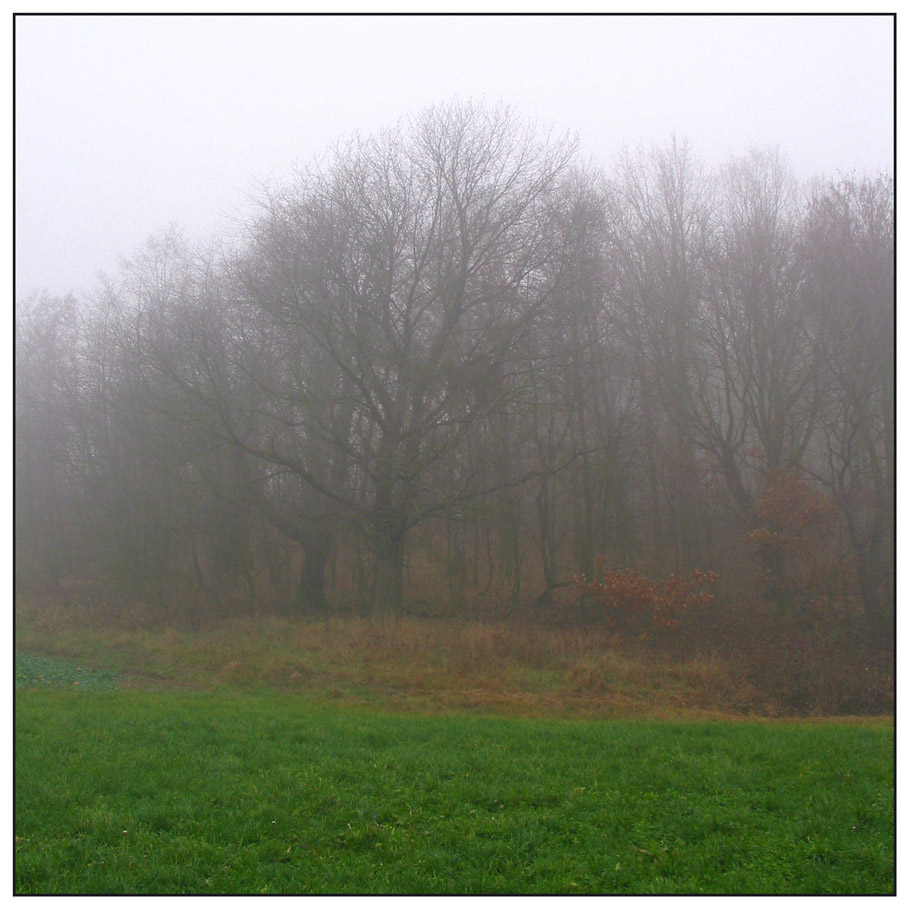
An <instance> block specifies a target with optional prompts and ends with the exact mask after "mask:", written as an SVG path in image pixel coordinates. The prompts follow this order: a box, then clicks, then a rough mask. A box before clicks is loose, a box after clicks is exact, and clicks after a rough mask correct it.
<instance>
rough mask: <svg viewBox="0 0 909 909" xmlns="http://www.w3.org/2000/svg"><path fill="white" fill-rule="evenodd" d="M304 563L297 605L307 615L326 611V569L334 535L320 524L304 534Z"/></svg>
mask: <svg viewBox="0 0 909 909" xmlns="http://www.w3.org/2000/svg"><path fill="white" fill-rule="evenodd" d="M300 545H301V547H302V549H303V564H302V565H301V566H300V585H299V587H298V589H297V598H296V607H297V609H298V610H299V611H300V612H302V613H305V614H307V615H317V614H320V613H324V612H326V611H327V609H328V600H327V599H326V597H325V569H326V566H327V565H328V557H329V555H330V553H331V545H332V535H331V533H330V531H328V530H327V529H326V528H325V527H322V526H319V527H316V528H315V529H313V530H312V531H310V532H307V533H306V534H305V535H303V536H302V538H301V540H300Z"/></svg>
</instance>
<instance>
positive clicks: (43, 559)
mask: <svg viewBox="0 0 909 909" xmlns="http://www.w3.org/2000/svg"><path fill="white" fill-rule="evenodd" d="M256 203H257V204H256V206H255V208H254V210H253V211H252V213H251V214H250V216H249V217H248V218H247V220H246V222H245V223H244V225H243V230H242V236H239V237H236V236H235V237H231V238H226V237H225V238H220V239H218V240H217V241H216V242H212V243H210V244H208V245H206V246H204V247H200V246H197V245H194V244H190V243H189V242H187V241H185V240H184V239H183V237H182V235H181V234H180V233H179V231H177V230H170V231H167V232H165V233H164V234H162V235H160V236H156V237H154V238H152V239H151V240H149V241H148V243H147V245H146V246H145V247H144V248H142V249H141V250H140V251H138V252H137V253H136V254H135V255H134V256H133V257H132V258H131V259H129V260H128V261H124V262H123V263H122V267H121V268H120V270H119V271H118V273H117V274H115V275H111V276H107V277H105V278H103V279H100V280H99V284H98V287H97V289H96V290H95V291H94V292H92V293H90V294H88V295H86V296H80V297H76V296H73V295H71V296H67V297H65V298H62V299H61V298H56V297H51V296H48V295H46V294H32V295H31V296H28V297H24V298H20V299H19V300H18V301H17V304H16V317H15V318H16V325H15V330H16V346H15V357H16V362H15V469H16V475H15V482H16V497H15V547H16V564H15V567H16V581H17V588H18V591H19V593H20V594H22V595H26V594H29V593H30V592H32V591H39V590H40V591H48V590H52V591H53V590H57V591H61V592H66V591H74V590H81V591H85V590H92V591H98V592H100V591H104V592H105V595H107V596H110V597H115V598H118V599H119V600H121V601H123V602H131V601H141V602H142V603H144V604H147V605H148V606H149V608H159V609H161V610H169V611H171V612H173V611H179V610H183V611H186V612H193V611H204V612H208V613H212V612H214V613H217V612H218V611H219V610H220V611H224V612H227V611H231V610H233V611H237V610H249V611H250V612H253V613H263V612H273V611H280V612H284V613H296V614H307V615H314V614H326V613H336V612H349V611H354V610H356V611H363V612H368V613H370V614H373V615H379V616H384V615H390V614H391V615H393V614H400V613H405V612H409V613H411V614H445V615H450V616H459V615H461V616H465V617H466V616H470V617H484V616H491V617H496V616H503V615H509V614H515V613H520V614H524V615H532V616H533V617H535V618H538V619H540V620H556V619H558V617H559V616H568V615H570V614H573V613H572V610H577V609H579V608H581V606H582V605H583V603H584V602H585V601H586V600H589V599H590V597H589V596H587V597H585V596H584V595H583V593H584V591H583V590H582V589H581V588H580V587H579V586H578V585H577V578H579V577H584V578H587V579H588V580H589V581H593V580H595V579H599V581H600V582H601V583H600V590H601V592H602V590H603V589H604V588H606V587H609V584H610V583H611V584H612V585H613V586H612V588H610V589H613V590H618V591H619V592H618V593H617V594H616V596H617V597H618V599H617V600H615V601H614V602H610V603H607V606H610V608H612V607H614V609H613V611H621V609H622V608H631V606H632V605H633V603H634V597H633V596H632V595H631V594H630V593H628V592H627V589H626V588H627V586H628V584H629V583H630V579H632V578H636V579H638V580H640V581H641V582H642V583H643V582H644V581H646V583H648V584H651V585H659V584H665V583H666V582H667V581H668V579H670V578H673V576H674V577H675V578H676V579H682V580H684V579H687V578H690V577H692V576H693V575H692V572H700V571H703V572H713V573H715V577H716V579H715V583H714V584H712V585H711V591H712V594H713V595H714V596H713V597H712V598H711V599H710V601H709V602H710V605H709V609H708V612H709V615H710V616H711V617H712V619H711V621H713V622H715V623H717V624H722V623H724V622H726V621H727V620H729V619H730V618H731V617H732V616H734V615H736V614H738V613H740V612H741V611H743V610H748V609H752V610H753V609H759V610H763V613H762V614H766V615H768V616H773V615H778V616H786V617H787V621H791V622H795V623H803V624H806V625H807V624H811V623H816V622H817V621H819V620H823V619H829V620H833V619H836V620H837V621H839V620H842V621H843V622H850V623H853V624H855V625H856V627H862V628H865V629H867V630H868V632H869V634H872V633H873V634H874V635H876V636H877V637H878V639H883V640H887V639H888V637H889V636H891V635H892V629H893V622H894V586H895V554H894V522H895V514H894V504H895V492H894V490H895V485H894V455H895V434H894V417H895V404H894V393H895V392H894V388H895V377H894V357H895V343H894V224H893V183H892V179H891V178H890V176H889V175H880V176H877V177H845V178H837V179H836V180H833V181H830V180H828V181H821V180H816V181H814V182H812V183H809V184H801V183H799V182H798V181H797V180H796V179H795V178H794V176H793V174H792V172H791V170H790V169H789V167H788V165H787V163H786V160H785V158H784V156H783V155H782V154H781V153H779V152H777V151H772V150H756V151H753V152H751V153H750V154H748V155H746V156H744V157H739V158H733V159H730V160H729V161H728V163H726V164H725V165H723V166H719V167H716V168H707V167H706V166H705V165H704V164H702V163H701V162H700V161H699V159H698V158H697V156H696V154H695V152H694V150H693V149H692V148H690V147H689V146H688V145H687V144H686V143H684V142H681V141H672V142H670V143H669V144H667V145H666V146H665V147H660V148H654V149H650V150H643V151H640V152H637V153H630V152H629V153H626V154H625V155H624V156H623V157H622V158H621V159H620V160H619V161H618V162H616V163H615V164H614V165H612V167H611V169H609V170H606V169H603V168H600V167H599V166H595V165H593V164H591V163H589V162H584V161H583V160H582V159H581V158H580V157H579V154H578V150H577V148H576V146H575V144H574V143H573V142H572V141H570V140H567V139H563V138H559V137H554V136H552V135H547V134H545V133H543V132H541V131H540V130H538V129H537V128H535V127H533V126H530V125H527V124H525V122H524V121H523V120H522V119H521V118H520V117H519V116H517V115H515V114H514V113H513V112H511V111H510V110H508V109H506V108H502V107H498V108H486V107H480V106H475V105H471V104H464V105H449V106H443V107H438V108H434V109H430V110H428V111H426V112H424V113H423V114H421V115H419V116H417V117H415V118H413V119H411V120H408V121H403V122H402V124H401V125H399V126H398V127H397V128H394V129H390V130H388V131H386V132H383V133H381V134H378V135H376V136H373V137H369V138H355V139H353V140H351V141H349V142H347V143H343V144H340V145H339V146H338V147H337V148H336V149H335V150H334V151H333V152H332V153H331V154H330V155H328V156H327V158H326V159H325V161H323V162H322V163H321V164H320V165H318V166H313V167H309V168H301V169H300V170H298V171H297V172H295V174H294V176H293V178H292V179H290V180H288V181H286V182H285V183H283V184H280V185H270V186H267V187H265V188H263V189H262V191H261V193H260V195H259V197H258V199H257V200H256ZM711 577H712V575H711ZM619 582H621V583H624V584H625V585H626V587H622V586H621V583H619ZM617 583H618V587H616V584H617ZM622 591H625V593H626V594H627V595H625V594H623V593H622ZM588 592H589V591H588ZM60 595H63V594H62V593H61V594H60ZM623 596H624V600H623V599H622V598H623ZM601 599H603V598H602V597H601ZM620 601H621V602H620ZM706 601H707V600H706V598H705V602H706ZM604 602H605V600H604ZM623 603H624V606H623ZM600 605H602V603H601V604H600ZM597 608H599V606H597ZM606 611H607V612H609V609H607V610H606Z"/></svg>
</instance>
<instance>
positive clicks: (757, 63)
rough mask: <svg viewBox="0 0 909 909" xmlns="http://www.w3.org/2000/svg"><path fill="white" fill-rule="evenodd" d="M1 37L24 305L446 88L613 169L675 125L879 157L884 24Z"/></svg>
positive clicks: (708, 144)
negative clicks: (546, 129)
mask: <svg viewBox="0 0 909 909" xmlns="http://www.w3.org/2000/svg"><path fill="white" fill-rule="evenodd" d="M15 47H16V69H15V72H16V96H15V99H16V110H15V114H16V162H15V163H16V279H17V284H16V290H17V294H18V295H19V296H23V295H26V294H28V293H29V292H30V291H32V290H33V289H37V288H46V289H48V290H49V291H50V292H51V293H58V294H63V293H65V292H67V291H69V290H77V291H78V290H88V289H90V288H91V287H93V286H94V285H95V283H96V280H97V274H98V272H100V271H106V272H112V271H114V270H115V269H116V265H117V257H118V256H119V255H127V256H128V255H131V254H132V253H133V252H134V251H135V250H136V249H137V248H138V247H139V246H140V245H141V244H142V242H143V241H144V240H145V238H146V237H148V236H149V235H150V234H152V233H155V232H157V231H159V230H161V229H163V228H165V227H167V225H168V224H169V223H171V222H176V223H177V224H178V225H180V226H182V227H183V228H184V229H185V231H186V233H187V235H188V236H189V237H191V238H198V239H206V238H208V237H210V236H211V235H213V234H215V233H217V232H220V231H223V230H225V229H226V228H227V226H228V224H229V219H230V216H231V214H232V213H234V212H235V211H236V210H237V208H238V206H241V205H242V204H243V202H244V199H245V198H246V196H247V194H248V193H249V192H250V191H251V190H252V189H253V187H254V185H255V182H256V180H257V179H260V178H267V177H276V178H280V177H282V176H284V175H287V174H289V172H290V170H291V167H292V165H293V163H294V161H296V160H300V161H304V162H305V161H308V160H311V159H312V158H313V157H314V156H316V155H318V154H320V153H322V152H324V151H326V150H327V149H328V148H329V146H331V145H332V144H333V143H334V142H335V141H336V140H337V139H339V138H341V137H343V136H345V135H349V134H351V133H352V132H354V131H357V130H359V131H361V132H363V133H370V132H372V131H374V130H376V129H379V128H381V127H383V126H387V125H390V124H393V123H394V122H395V121H397V120H398V119H399V118H401V117H404V116H406V115H408V114H410V113H414V112H416V111H418V110H419V109H421V108H422V107H424V106H426V105H429V104H433V103H437V102H445V101H449V100H452V99H454V98H462V99H480V100H482V99H486V100H487V101H489V102H496V101H499V100H502V101H505V102H507V103H510V104H513V105H514V106H515V107H516V108H517V110H518V111H519V112H520V113H522V114H525V115H526V116H528V117H531V118H534V119H536V120H537V121H538V122H539V123H540V124H541V125H544V126H548V125H552V126H554V127H555V128H556V129H558V130H560V131H570V132H573V133H577V134H578V136H579V139H580V143H581V151H582V155H583V156H584V157H588V158H593V159H594V160H596V161H598V162H600V163H601V164H603V165H604V167H606V169H607V170H608V169H610V167H611V162H612V161H613V160H614V159H615V156H616V155H617V154H618V153H619V152H620V151H621V149H622V147H623V146H626V145H627V146H631V147H634V146H637V145H641V144H643V145H647V144H650V143H651V142H655V143H658V144H661V143H664V142H666V141H667V140H668V139H669V138H670V136H671V135H672V134H673V133H675V134H676V135H677V136H678V137H680V138H687V139H688V140H690V142H691V143H692V146H693V148H694V151H695V152H696V153H697V154H699V155H701V156H702V157H703V158H705V159H706V160H707V162H708V163H715V162H718V161H721V160H723V159H725V158H726V157H727V156H728V155H730V154H740V153H743V152H745V151H747V150H748V148H749V147H750V146H751V145H755V144H756V145H779V147H780V148H781V150H782V151H783V152H784V153H785V154H786V155H787V157H788V158H789V160H790V162H791V164H792V165H793V167H794V168H795V170H796V172H797V173H798V175H799V176H801V177H805V178H808V177H812V176H816V175H827V176H831V177H836V176H837V175H838V174H839V173H847V172H852V171H853V170H854V171H857V172H858V173H860V174H861V173H876V172H878V171H880V170H885V169H886V170H890V171H892V169H893V160H892V152H893V129H894V107H893V62H894V61H893V20H892V18H890V17H874V16H851V17H839V16H766V17H747V16H710V17H700V16H684V17H671V16H670V17H644V16H630V17H622V16H583V17H552V16H543V17H537V16H504V17H471V16H464V17H400V16H395V17H368V16H356V17H337V16H331V17H312V16H304V17H229V16H227V17H126V16H119V17H66V16H52V17H19V18H17V20H16V45H15Z"/></svg>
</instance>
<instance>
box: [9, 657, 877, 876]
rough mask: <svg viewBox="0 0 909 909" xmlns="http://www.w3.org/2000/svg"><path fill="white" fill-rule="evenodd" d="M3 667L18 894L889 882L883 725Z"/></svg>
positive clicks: (49, 665)
mask: <svg viewBox="0 0 909 909" xmlns="http://www.w3.org/2000/svg"><path fill="white" fill-rule="evenodd" d="M19 679H20V683H21V687H19V689H18V691H17V694H16V751H15V755H16V761H15V764H16V768H15V769H16V777H15V797H16V803H15V809H16V819H15V833H16V861H15V889H16V892H17V893H20V894H27V893H32V894H34V893H43V894H50V893H118V894H138V893H144V894H152V893H157V894H183V893H186V894H206V893H207V894H216V893H252V894H255V893H440V894H445V893H477V894H478V893H550V894H555V893H578V894H593V893H817V894H821V893H847V894H859V893H861V894H865V893H893V892H894V792H893V785H894V778H893V773H894V771H893V727H892V722H890V723H888V722H884V721H876V722H875V721H869V722H863V723H846V722H839V723H837V722H776V721H775V722H768V721H763V722H761V721H747V722H746V721H732V722H719V721H691V720H685V721H676V722H673V721H666V720H660V721H656V720H644V719H631V720H591V719H540V718H536V719H527V718H521V717H495V716H484V715H470V714H465V713H457V712H449V713H447V714H445V715H436V716H429V715H420V714H417V713H390V712H381V711H380V710H377V709H366V708H365V707H356V706H351V705H350V704H346V703H342V702H340V701H339V702H338V703H332V701H331V700H330V698H327V697H326V696H324V695H319V697H318V699H307V698H306V697H305V696H301V695H300V694H294V693H291V692H288V691H280V690H274V689H269V690H266V689H262V688H260V689H249V688H247V689H239V688H232V687H221V688H216V689H210V690H207V691H186V690H174V689H163V690H120V691H117V690H104V689H106V688H111V687H112V684H113V683H112V676H111V674H110V673H109V672H107V673H101V674H95V673H92V672H91V671H89V670H87V669H85V668H84V667H78V668H77V667H75V666H74V665H73V664H66V663H61V662H59V661H42V660H36V659H35V658H28V659H25V660H23V661H22V662H21V665H20V671H19ZM74 683H78V684H74ZM92 689H96V690H92Z"/></svg>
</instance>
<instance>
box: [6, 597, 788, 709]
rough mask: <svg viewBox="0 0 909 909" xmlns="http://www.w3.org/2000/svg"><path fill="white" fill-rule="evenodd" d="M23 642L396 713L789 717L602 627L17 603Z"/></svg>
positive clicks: (720, 677) (737, 683)
mask: <svg viewBox="0 0 909 909" xmlns="http://www.w3.org/2000/svg"><path fill="white" fill-rule="evenodd" d="M16 643H17V647H19V648H20V649H22V650H27V651H32V652H36V653H43V654H47V655H59V656H65V657H69V658H78V659H80V660H83V661H86V662H88V663H91V664H94V665H95V666H97V667H99V668H106V669H117V670H120V671H121V672H122V671H126V672H127V673H128V674H129V675H130V676H131V678H132V684H134V685H149V684H152V685H153V684H167V685H174V686H185V687H193V688H200V687H201V688H208V687H217V686H240V687H251V686H263V685H264V686H270V687H278V688H282V689H287V690H292V691H295V692H299V693H300V694H303V695H312V696H330V697H337V698H344V699H347V700H354V701H360V702H363V701H367V702H370V703H380V704H387V705H388V706H393V707H395V709H401V708H404V709H408V708H411V707H412V708H414V709H471V710H475V709H482V710H489V711H494V712H505V713H523V714H535V715H578V716H591V715H594V716H628V715H649V716H683V715H701V716H702V715H708V714H709V715H768V716H774V715H779V714H781V713H785V710H784V709H781V707H780V705H778V704H775V703H774V702H773V700H772V698H767V697H762V696H761V693H760V692H759V691H758V690H756V689H755V688H754V686H753V685H751V684H749V683H748V681H747V679H745V678H743V675H742V672H741V671H740V669H737V668H736V667H734V666H732V665H730V664H729V662H727V661H724V660H722V659H719V658H717V657H709V656H704V655H695V656H693V657H690V658H685V659H679V658H676V659H671V658H669V657H668V656H660V655H659V654H655V653H652V652H650V653H648V652H646V651H644V650H641V649H637V650H636V649H634V648H629V647H628V646H620V645H619V644H618V643H617V642H616V641H615V640H613V639H611V638H610V637H609V636H608V635H607V634H605V633H603V632H600V633H597V632H593V633H592V632H590V631H584V632H581V631H577V630H567V629H549V628H543V627H538V626H528V625H514V624H506V623H501V622H498V623H483V622H477V621H472V622H464V621H455V620H450V619H420V620H414V619H403V618H402V619H399V620H397V621H385V622H377V621H370V620H369V619H366V618H361V617H353V616H351V617H333V618H329V619H325V620H320V621H308V620H303V619H296V620H295V619H287V618H278V617H274V616H262V617H257V618H252V617H242V618H233V619H229V620H222V621H220V622H217V623H211V624H210V625H209V627H206V628H200V629H195V630H193V629H190V628H185V627H182V628H181V627H178V625H177V624H176V623H169V622H166V621H158V622H154V621H151V620H149V618H148V616H147V615H145V614H144V613H139V614H136V615H130V614H129V613H128V612H124V611H122V610H118V612H117V614H116V615H113V616H112V615H111V613H110V611H104V610H103V609H101V608H100V607H99V606H98V605H97V604H95V605H94V606H91V604H90V605H89V608H82V609H76V608H63V607H61V606H59V605H54V604H48V603H44V604H35V603H21V604H19V606H18V607H17V616H16Z"/></svg>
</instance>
